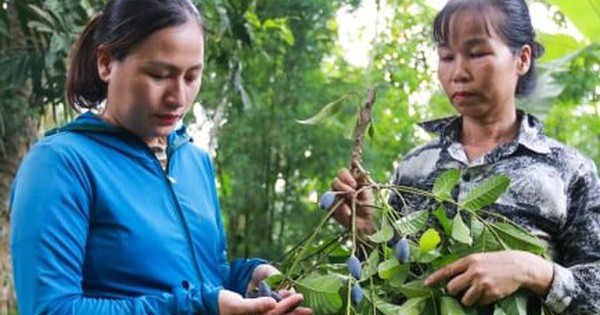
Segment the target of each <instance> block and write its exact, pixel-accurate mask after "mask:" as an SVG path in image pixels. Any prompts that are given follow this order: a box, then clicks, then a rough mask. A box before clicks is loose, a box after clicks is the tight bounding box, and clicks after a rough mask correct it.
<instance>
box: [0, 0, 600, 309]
mask: <svg viewBox="0 0 600 315" xmlns="http://www.w3.org/2000/svg"><path fill="white" fill-rule="evenodd" d="M434 2H437V3H438V5H439V2H444V1H432V0H386V1H384V0H379V1H375V0H371V1H367V0H363V1H361V0H197V1H195V3H197V4H198V7H199V8H200V10H201V11H202V12H203V14H204V16H205V19H206V23H207V25H208V34H207V35H208V36H207V42H206V53H205V54H206V66H205V72H204V79H203V86H202V89H201V92H200V95H199V97H198V100H197V103H196V104H195V105H194V109H193V111H192V112H191V113H190V115H188V116H187V117H186V123H187V124H189V125H190V127H191V130H192V132H194V133H195V134H196V143H198V144H199V145H201V146H203V147H205V148H206V149H207V150H209V151H210V152H211V155H212V156H213V158H214V162H215V165H216V171H217V181H218V187H219V194H220V199H221V206H222V209H223V215H224V219H225V223H226V227H227V229H228V237H229V252H230V255H231V256H232V257H256V256H260V257H265V258H267V259H276V258H277V257H278V256H279V255H281V254H282V253H284V252H285V251H286V250H289V249H290V248H291V247H292V246H293V245H294V244H296V243H297V242H298V241H300V240H301V239H302V238H303V237H304V236H305V235H307V234H309V233H310V231H311V230H312V229H313V228H314V226H315V225H316V224H317V222H318V221H319V220H320V219H322V217H323V215H324V214H323V213H322V212H319V211H318V209H317V206H316V202H317V199H318V196H319V194H320V193H321V192H324V191H326V190H327V189H328V186H329V182H330V181H331V179H332V178H333V177H334V176H335V174H336V173H337V171H338V170H339V169H340V168H342V167H345V166H347V165H348V163H349V158H350V150H351V147H352V142H351V140H350V139H349V137H347V135H348V134H350V132H351V130H352V127H353V124H354V120H353V119H354V118H355V116H356V115H355V111H356V108H357V106H358V105H359V104H362V102H364V99H365V98H366V90H367V88H368V87H374V88H376V90H377V93H378V95H377V101H376V105H375V107H374V111H373V127H374V128H373V131H374V132H373V133H372V135H373V137H372V138H370V139H371V140H368V141H367V145H366V147H365V152H364V156H363V159H364V161H363V165H364V166H365V168H366V169H368V170H370V171H371V172H372V176H373V177H374V178H376V179H378V180H379V181H381V182H383V181H386V179H387V178H388V177H389V175H390V173H391V171H392V170H393V168H394V165H395V163H396V162H397V161H398V160H399V159H400V158H401V157H402V156H403V154H405V153H406V152H408V150H410V149H411V148H412V147H414V146H415V145H418V144H421V143H423V142H424V141H426V140H427V139H429V138H430V137H431V135H428V134H425V133H424V132H423V131H422V130H420V129H419V127H417V126H416V123H418V122H420V121H423V120H427V119H432V118H439V117H443V116H447V115H451V114H453V109H452V108H451V106H450V105H449V104H448V102H447V101H446V99H445V97H444V95H443V93H442V91H441V88H440V86H439V83H438V82H437V79H436V77H435V69H436V63H437V55H436V54H435V50H434V48H435V47H434V45H433V41H432V37H431V27H430V25H431V22H432V20H433V17H434V15H435V13H436V11H437V10H438V8H436V7H435V3H434ZM104 3H105V1H100V0H81V1H64V0H19V1H15V0H0V6H1V7H0V95H1V97H0V205H1V206H0V314H7V313H11V312H12V311H14V297H13V290H12V276H11V268H10V255H9V252H8V234H9V231H10V226H9V220H10V210H9V209H8V206H7V196H8V192H9V188H10V184H11V182H12V179H13V177H14V174H15V172H16V169H17V167H18V165H19V162H20V161H21V159H22V157H23V155H24V154H25V153H26V152H27V151H28V149H29V148H30V147H31V145H33V144H34V143H35V142H36V141H37V140H38V139H39V138H40V137H42V135H43V132H44V131H45V130H47V129H49V128H51V127H54V126H57V125H62V124H64V123H65V122H66V121H68V120H69V119H71V118H73V117H74V116H75V115H76V114H77V113H75V112H74V111H72V110H70V109H66V108H65V106H64V100H63V87H64V82H65V74H66V64H67V60H68V55H69V52H70V49H71V46H72V43H73V41H74V40H75V39H76V37H77V35H78V34H79V33H80V31H81V30H82V27H83V26H84V25H85V23H86V22H87V21H88V19H89V17H90V16H92V15H94V14H96V13H97V12H98V10H99V8H101V7H102V5H103V4H104ZM369 3H370V7H371V8H375V9H374V11H373V10H371V11H369V10H365V9H361V8H362V7H364V6H365V5H367V4H369ZM529 3H530V5H531V7H532V8H536V10H535V11H536V12H533V11H534V10H532V12H533V13H536V14H537V13H538V12H537V11H542V12H544V15H546V16H545V18H546V19H547V21H546V23H550V24H552V28H553V29H554V31H552V32H549V31H547V30H545V29H538V37H539V40H540V41H541V42H542V43H543V44H544V45H545V46H546V54H545V55H544V57H543V58H542V59H541V60H540V64H539V65H538V66H539V86H538V89H537V90H536V92H535V93H534V95H532V96H531V97H529V98H527V99H523V100H520V102H519V107H520V108H522V109H525V110H526V111H529V112H532V113H534V114H536V115H538V116H539V117H540V118H541V119H542V120H543V121H544V123H545V126H546V131H547V133H548V134H549V135H550V136H551V137H554V138H557V139H559V140H561V141H563V142H565V143H567V144H569V145H571V146H574V147H576V148H578V149H579V150H581V151H582V152H583V153H584V154H586V155H588V156H589V157H591V158H592V159H594V161H595V162H596V164H597V165H598V164H599V163H600V136H599V135H600V0H577V1H569V0H530V1H529ZM367 12H370V13H367ZM341 17H346V18H348V17H350V20H351V23H358V25H363V26H364V28H360V27H359V28H356V27H355V28H353V29H352V33H350V34H348V33H346V34H344V33H343V32H341V31H343V30H345V29H347V28H346V27H347V25H344V24H343V23H344V22H343V21H344V20H343V19H342V18H341ZM346 23H347V22H346ZM357 41H358V42H359V43H362V44H358V45H351V44H352V43H353V42H354V43H355V44H356V42H357ZM360 49H363V50H364V53H363V54H362V55H363V58H362V59H364V60H363V61H362V62H361V61H360V60H362V59H360V58H359V60H358V62H357V61H356V59H353V58H352V56H356V55H357V54H358V55H361V52H360V51H357V50H360ZM367 68H368V70H367ZM332 103H333V104H336V105H334V106H333V107H334V108H336V109H338V110H339V113H337V115H336V116H334V117H333V118H332V119H328V120H327V121H325V122H324V123H322V124H320V125H318V126H307V125H303V124H299V123H298V122H297V121H298V120H301V119H304V118H307V117H310V116H312V115H313V114H315V113H316V112H318V111H319V110H320V109H321V108H323V107H324V106H326V105H327V104H332ZM330 228H331V229H339V228H340V227H339V226H337V225H335V224H332V225H331V227H330Z"/></svg>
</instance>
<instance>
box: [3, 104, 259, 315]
mask: <svg viewBox="0 0 600 315" xmlns="http://www.w3.org/2000/svg"><path fill="white" fill-rule="evenodd" d="M167 154H168V157H169V159H168V161H169V162H168V165H167V170H166V171H163V169H162V167H161V165H160V162H159V161H158V160H157V159H156V158H155V157H154V154H153V153H152V152H151V150H150V149H149V148H148V147H147V145H146V144H145V143H143V142H142V141H141V140H140V139H139V138H138V137H136V136H134V135H133V134H131V133H130V132H128V131H126V130H124V129H122V128H118V127H114V126H112V125H109V124H107V123H105V122H104V121H102V120H100V119H99V118H97V117H96V116H95V115H94V114H92V113H85V114H83V115H81V116H79V117H78V118H77V119H76V120H75V121H73V122H72V123H70V124H68V125H66V126H65V127H63V128H60V129H58V131H57V132H54V133H53V134H52V135H50V136H48V137H46V138H44V139H43V140H41V141H40V142H38V143H37V144H36V145H35V146H34V147H33V148H32V149H31V151H30V152H29V154H28V155H27V156H26V158H25V159H24V160H23V162H22V164H21V166H20V168H19V171H18V172H17V175H16V178H15V181H14V183H13V187H12V190H11V195H10V208H11V211H12V214H11V220H12V222H11V225H12V228H11V240H10V246H11V250H12V258H13V269H14V280H15V287H16V292H17V300H18V305H19V312H20V314H21V315H32V314H86V315H89V314H102V315H110V314H218V294H219V290H221V289H229V290H232V291H235V292H238V293H240V294H243V293H244V292H245V289H246V286H247V284H248V282H249V281H250V277H251V274H252V271H253V270H254V268H255V267H256V266H257V265H258V264H260V263H263V261H262V260H258V259H250V260H236V261H234V262H233V263H231V264H229V263H228V261H227V255H226V236H225V232H224V229H223V223H222V220H221V214H220V208H219V203H218V199H217V193H216V188H215V179H214V175H213V174H214V173H213V168H212V164H211V161H210V158H209V156H208V155H207V154H206V153H205V152H203V151H202V150H200V149H198V148H197V147H195V146H194V145H193V144H192V143H191V142H190V138H189V136H188V135H187V134H186V133H185V129H183V128H182V129H179V130H177V131H175V132H173V133H172V134H171V135H170V136H169V137H168V148H167Z"/></svg>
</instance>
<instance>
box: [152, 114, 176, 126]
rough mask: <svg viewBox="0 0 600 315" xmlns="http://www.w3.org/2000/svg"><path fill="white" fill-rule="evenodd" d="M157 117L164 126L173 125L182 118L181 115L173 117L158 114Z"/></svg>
mask: <svg viewBox="0 0 600 315" xmlns="http://www.w3.org/2000/svg"><path fill="white" fill-rule="evenodd" d="M155 116H156V118H158V120H159V121H160V122H161V123H162V124H165V125H173V124H175V123H176V122H177V121H179V119H180V118H181V116H179V115H172V114H157V115H155Z"/></svg>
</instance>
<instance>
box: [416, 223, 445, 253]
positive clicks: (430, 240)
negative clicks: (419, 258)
mask: <svg viewBox="0 0 600 315" xmlns="http://www.w3.org/2000/svg"><path fill="white" fill-rule="evenodd" d="M441 241H442V239H441V238H440V234H439V233H438V232H437V231H436V230H435V229H433V228H429V229H427V231H425V233H423V235H421V238H419V249H420V250H421V252H422V253H426V252H428V251H430V250H432V249H434V248H436V247H437V246H438V244H439V243H440V242H441Z"/></svg>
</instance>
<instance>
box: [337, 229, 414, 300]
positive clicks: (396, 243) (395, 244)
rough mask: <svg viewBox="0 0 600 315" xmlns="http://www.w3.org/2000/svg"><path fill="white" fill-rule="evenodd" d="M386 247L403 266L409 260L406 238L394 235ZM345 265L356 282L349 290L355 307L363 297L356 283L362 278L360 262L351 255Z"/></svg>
mask: <svg viewBox="0 0 600 315" xmlns="http://www.w3.org/2000/svg"><path fill="white" fill-rule="evenodd" d="M388 246H389V247H390V248H393V249H394V253H395V254H396V259H398V262H399V263H401V264H405V263H407V262H408V260H409V259H410V247H409V244H408V239H406V237H403V238H400V237H399V236H398V235H397V234H395V235H394V237H393V238H392V239H391V240H390V241H388ZM346 264H347V265H348V271H349V272H350V275H352V277H353V278H354V279H355V280H356V282H355V283H354V284H353V285H352V288H351V289H350V299H351V300H352V303H354V304H355V305H357V304H358V303H360V301H362V299H363V295H364V292H363V289H362V288H361V287H360V284H359V283H358V281H359V280H360V278H361V277H362V269H361V266H360V261H359V260H358V258H357V257H356V256H354V255H352V256H350V258H348V261H347V262H346Z"/></svg>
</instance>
